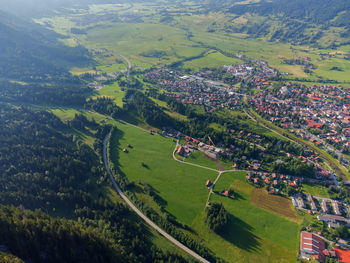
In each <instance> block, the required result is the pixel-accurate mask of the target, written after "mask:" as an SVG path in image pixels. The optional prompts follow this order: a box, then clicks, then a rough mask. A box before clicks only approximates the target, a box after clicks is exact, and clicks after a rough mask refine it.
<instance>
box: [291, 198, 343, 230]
mask: <svg viewBox="0 0 350 263" xmlns="http://www.w3.org/2000/svg"><path fill="white" fill-rule="evenodd" d="M292 203H293V205H294V207H295V208H297V209H304V210H308V211H309V213H312V214H315V213H319V214H322V217H320V218H322V219H327V218H330V219H331V217H329V216H333V215H335V216H337V217H340V216H342V215H346V214H347V207H346V205H345V204H344V203H342V202H339V201H337V200H333V199H329V198H323V197H317V196H312V195H310V194H308V195H304V194H301V193H298V194H297V195H295V196H293V197H292ZM319 220H320V219H319ZM344 220H345V219H344ZM321 221H325V222H327V223H328V221H326V220H321ZM329 226H330V227H335V226H334V225H332V224H331V225H329Z"/></svg>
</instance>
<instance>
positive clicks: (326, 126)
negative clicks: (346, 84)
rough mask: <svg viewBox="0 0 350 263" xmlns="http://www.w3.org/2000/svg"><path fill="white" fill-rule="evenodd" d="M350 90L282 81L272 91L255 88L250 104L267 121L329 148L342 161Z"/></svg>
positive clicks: (349, 126)
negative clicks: (273, 92) (277, 88)
mask: <svg viewBox="0 0 350 263" xmlns="http://www.w3.org/2000/svg"><path fill="white" fill-rule="evenodd" d="M349 99H350V93H349V91H348V90H347V89H343V88H341V87H336V86H326V85H325V86H317V85H312V86H311V87H310V88H309V87H306V86H304V85H300V84H291V83H288V82H287V83H286V85H285V86H283V87H282V88H280V89H279V90H278V91H277V92H275V94H271V92H267V91H264V92H259V93H258V94H255V95H253V96H251V97H250V98H249V103H250V105H251V106H252V107H253V108H254V109H255V110H257V111H258V112H259V113H260V114H261V115H262V116H264V117H265V118H266V119H268V120H269V121H271V122H274V123H276V124H279V125H280V126H281V127H283V128H286V129H293V131H294V133H295V134H296V135H298V136H300V137H301V138H304V139H307V140H310V141H311V142H313V143H315V144H316V145H318V146H319V147H321V148H324V149H326V150H328V151H330V152H333V153H334V154H335V155H336V157H338V158H339V159H340V160H341V161H342V163H343V164H344V165H347V164H348V163H349V161H348V159H347V158H346V157H344V156H343V153H348V151H349V147H350V111H349V106H350V104H349V102H350V101H349Z"/></svg>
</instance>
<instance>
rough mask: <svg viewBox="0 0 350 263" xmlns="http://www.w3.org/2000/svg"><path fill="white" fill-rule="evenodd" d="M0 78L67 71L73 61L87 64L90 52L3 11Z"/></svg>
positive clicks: (0, 24)
mask: <svg viewBox="0 0 350 263" xmlns="http://www.w3.org/2000/svg"><path fill="white" fill-rule="evenodd" d="M0 28H1V30H0V47H1V49H2V52H1V53H0V78H6V79H15V80H24V81H27V80H33V79H35V78H38V77H40V78H43V77H44V78H48V77H49V76H53V77H56V78H57V77H58V76H62V75H66V74H67V73H66V69H67V68H69V67H70V66H71V65H72V64H73V63H74V64H81V65H84V64H87V63H88V62H89V58H88V52H87V50H86V49H84V48H82V47H75V48H69V47H65V46H63V45H62V44H60V42H58V41H57V37H58V35H57V34H56V33H54V32H53V31H50V30H47V29H44V28H42V27H40V26H38V25H36V24H34V23H31V22H28V21H24V20H21V19H20V18H17V17H15V16H13V15H10V14H7V13H4V12H2V11H0Z"/></svg>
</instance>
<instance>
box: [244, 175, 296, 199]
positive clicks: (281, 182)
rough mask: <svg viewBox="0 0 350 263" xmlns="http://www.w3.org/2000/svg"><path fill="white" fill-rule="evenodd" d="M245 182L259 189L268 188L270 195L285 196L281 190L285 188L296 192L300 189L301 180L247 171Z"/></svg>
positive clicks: (287, 176)
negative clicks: (290, 188)
mask: <svg viewBox="0 0 350 263" xmlns="http://www.w3.org/2000/svg"><path fill="white" fill-rule="evenodd" d="M246 180H247V182H248V183H251V184H254V185H256V186H259V187H263V186H268V191H269V193H270V194H280V195H285V193H284V192H283V189H285V188H286V187H287V186H289V187H292V188H294V189H295V190H298V189H299V188H300V187H301V183H302V182H301V181H302V180H301V179H300V178H298V177H293V176H290V175H283V174H277V173H267V172H256V171H248V172H247V176H246Z"/></svg>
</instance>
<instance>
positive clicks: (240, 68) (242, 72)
mask: <svg viewBox="0 0 350 263" xmlns="http://www.w3.org/2000/svg"><path fill="white" fill-rule="evenodd" d="M222 69H223V70H224V71H225V72H227V73H230V74H232V75H234V76H235V77H239V78H246V77H248V76H250V75H251V74H252V72H253V70H254V67H253V66H251V65H250V64H241V65H234V66H233V65H228V66H227V65H225V66H223V67H222Z"/></svg>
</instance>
